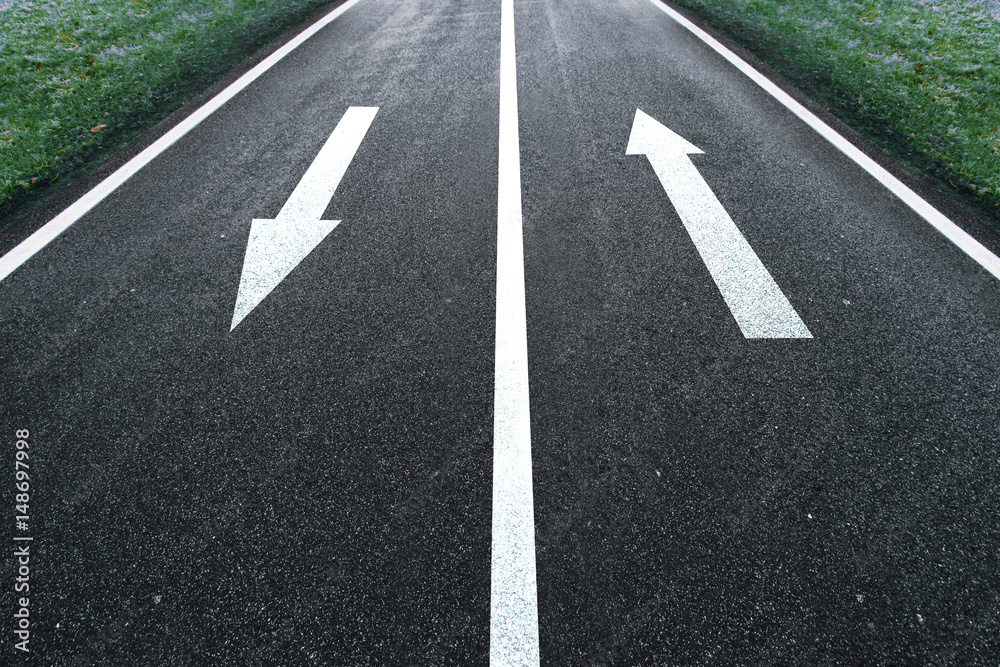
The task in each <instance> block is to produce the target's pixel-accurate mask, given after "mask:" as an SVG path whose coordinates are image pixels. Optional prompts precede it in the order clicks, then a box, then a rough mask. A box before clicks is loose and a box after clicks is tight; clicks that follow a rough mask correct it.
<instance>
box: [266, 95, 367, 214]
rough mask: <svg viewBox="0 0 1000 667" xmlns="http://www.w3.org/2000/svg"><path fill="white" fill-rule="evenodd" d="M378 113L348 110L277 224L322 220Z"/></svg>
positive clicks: (360, 109) (287, 203)
mask: <svg viewBox="0 0 1000 667" xmlns="http://www.w3.org/2000/svg"><path fill="white" fill-rule="evenodd" d="M377 112H378V107H351V108H349V109H348V110H347V113H345V114H344V117H343V118H341V119H340V122H339V123H337V127H336V128H335V129H334V130H333V134H331V135H330V138H329V139H327V140H326V143H325V144H323V148H321V149H320V151H319V154H318V155H317V156H316V159H315V160H313V163H312V164H311V165H309V169H307V170H306V173H305V175H304V176H303V177H302V180H300V181H299V184H298V185H297V186H295V190H293V191H292V195H291V196H290V197H289V198H288V201H286V202H285V205H284V206H282V207H281V212H280V213H278V217H277V219H278V220H288V219H293V220H319V219H320V218H322V217H323V212H324V211H326V207H327V206H329V205H330V200H331V199H333V193H334V192H336V191H337V186H338V185H340V180H341V179H342V178H343V177H344V172H346V171H347V167H348V165H350V164H351V160H353V159H354V154H355V153H357V151H358V147H359V146H361V141H362V140H363V139H364V138H365V134H367V132H368V128H369V127H370V126H371V124H372V121H373V120H374V119H375V114H376V113H377Z"/></svg>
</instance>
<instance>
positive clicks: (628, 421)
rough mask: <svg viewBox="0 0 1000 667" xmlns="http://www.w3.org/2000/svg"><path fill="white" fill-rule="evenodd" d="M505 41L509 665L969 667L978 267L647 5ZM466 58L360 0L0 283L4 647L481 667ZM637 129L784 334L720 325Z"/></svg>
mask: <svg viewBox="0 0 1000 667" xmlns="http://www.w3.org/2000/svg"><path fill="white" fill-rule="evenodd" d="M515 18H516V31H517V60H518V87H519V95H518V103H519V117H520V133H521V136H520V139H521V168H522V196H523V206H524V208H523V210H524V228H525V232H524V247H525V280H526V290H527V293H526V294H527V317H528V344H529V367H530V381H531V406H532V449H533V465H534V486H535V497H534V501H535V522H536V539H537V550H536V554H537V575H538V612H539V634H540V641H541V656H542V663H543V664H552V665H668V664H669V665H687V664H692V665H693V664H720V665H729V664H886V665H895V664H934V665H946V664H956V665H957V664H962V665H992V664H996V663H997V661H998V659H1000V562H998V560H1000V523H998V519H997V517H998V509H997V508H998V506H1000V463H998V461H1000V414H998V406H1000V400H998V398H1000V396H998V390H1000V355H998V354H997V352H996V351H997V349H998V348H1000V283H998V282H997V281H996V279H995V278H993V277H992V276H990V275H989V274H988V273H987V272H986V271H985V270H983V269H982V268H981V267H979V266H978V265H976V264H975V263H974V262H972V261H971V260H970V259H968V258H967V257H966V256H965V255H964V254H963V253H962V252H961V251H959V250H958V249H957V248H955V247H954V246H952V245H951V244H950V242H948V241H947V240H946V239H945V238H944V237H943V236H941V235H940V234H939V233H938V232H936V231H935V230H934V229H932V228H931V227H930V226H929V225H928V224H927V223H926V222H924V221H923V220H922V219H921V218H919V217H918V216H917V215H916V214H914V213H913V212H912V211H910V210H909V209H908V208H907V207H905V206H904V205H903V204H902V203H900V202H899V201H898V200H896V199H895V197H894V196H893V195H891V194H890V193H889V192H888V191H886V190H885V189H884V188H883V187H882V186H880V185H879V184H877V183H876V182H875V181H874V180H873V179H872V178H871V177H870V176H868V175H867V174H866V173H864V172H863V171H862V170H861V169H860V168H859V167H857V166H856V165H855V164H854V163H852V162H850V161H849V160H848V159H847V158H845V157H844V156H843V155H842V154H840V153H839V152H838V151H836V149H834V148H833V147H831V146H830V145H828V144H827V143H826V142H825V141H823V140H822V139H820V138H819V137H818V136H817V135H816V134H815V133H814V132H813V131H812V130H811V129H809V128H808V127H806V126H805V125H804V124H802V123H801V121H799V120H797V119H795V118H794V117H793V116H792V115H791V114H790V113H789V112H788V111H786V110H785V109H784V108H783V107H781V106H780V105H779V104H778V103H777V102H775V101H774V100H773V99H772V98H770V97H769V96H767V95H766V94H765V93H764V92H763V91H762V90H761V89H760V88H758V87H757V86H756V85H755V84H753V83H752V82H750V81H749V80H747V79H746V78H745V77H744V76H743V75H742V74H740V73H739V72H737V71H736V70H735V69H734V68H733V67H732V66H730V65H728V64H727V63H725V62H724V61H723V60H722V59H721V58H720V57H719V56H718V55H716V54H715V53H714V52H713V51H711V50H710V49H709V48H708V47H706V46H705V45H704V44H703V43H702V42H700V41H699V40H697V39H696V38H695V37H694V36H692V35H691V34H690V33H689V32H687V31H686V30H684V29H683V28H682V27H680V26H678V25H677V24H675V23H674V22H672V21H671V20H670V19H669V18H668V17H667V16H665V15H664V14H663V13H661V12H660V11H658V10H657V9H656V8H655V7H653V6H652V5H651V4H650V3H649V2H648V1H647V0H618V1H616V0H609V1H600V2H599V1H597V0H576V1H574V2H568V1H567V0H541V1H525V2H515ZM499 34H500V4H499V1H498V0H497V1H491V2H483V1H482V0H477V1H475V2H446V3H433V2H429V1H427V0H400V1H398V2H389V1H387V0H362V2H361V3H359V4H358V5H357V6H355V7H353V8H351V9H350V10H348V11H347V12H346V13H345V14H344V15H343V16H342V17H340V18H339V19H337V20H336V21H335V22H334V23H332V24H331V25H329V26H328V27H326V28H324V29H323V30H322V31H321V32H320V33H319V34H317V35H316V36H315V37H314V38H313V39H311V40H310V41H308V42H306V43H305V44H304V45H303V46H302V47H300V48H299V49H297V50H296V51H294V52H293V53H292V54H291V55H289V56H288V57H286V58H285V59H284V60H283V61H281V62H280V63H279V64H278V65H276V66H275V67H274V68H273V69H272V70H270V71H269V72H268V73H267V74H265V75H264V76H263V77H262V78H261V79H259V80H258V81H257V82H256V83H254V84H253V85H252V86H250V87H249V88H248V89H247V90H245V91H244V92H242V93H241V94H240V95H239V96H238V97H237V98H236V99H234V100H233V101H232V102H231V103H229V104H227V105H226V106H224V107H223V108H222V109H220V110H219V111H218V112H216V113H215V114H214V115H213V116H211V117H210V118H209V119H208V120H206V121H205V122H204V123H202V124H201V125H200V126H199V127H198V128H196V129H195V130H194V131H192V132H191V133H190V134H189V135H187V136H186V137H185V138H183V139H182V140H181V141H180V142H179V143H178V144H176V145H175V146H174V147H172V148H171V149H169V150H168V151H167V152H166V153H164V154H163V155H162V156H161V157H160V158H158V159H157V160H156V161H154V162H153V163H152V164H150V165H149V166H148V167H147V168H145V169H144V170H142V171H141V172H140V173H138V174H137V175H136V176H134V177H133V178H132V179H131V180H129V181H128V182H127V183H126V184H125V185H124V186H122V187H121V188H120V189H119V190H118V191H116V192H115V193H113V194H112V195H111V196H110V197H108V198H107V199H106V200H105V201H104V202H102V203H101V204H100V205H98V206H97V207H96V208H94V209H93V210H92V211H91V212H90V213H89V214H87V215H86V216H85V217H83V218H82V219H81V220H80V221H79V222H77V223H76V224H75V225H74V226H73V227H71V228H70V229H69V230H68V231H67V232H66V233H64V234H63V235H62V236H61V237H59V238H58V239H57V240H56V241H54V242H53V243H52V244H51V245H50V246H48V247H47V248H45V249H44V250H43V251H42V252H40V253H39V254H38V255H37V256H36V257H34V258H33V259H31V260H30V261H29V262H28V263H26V264H25V265H24V266H22V267H21V268H20V269H19V270H18V271H16V272H15V273H13V274H12V275H11V276H9V277H8V278H7V279H6V280H4V281H3V282H2V283H0V341H3V342H2V343H0V425H3V428H5V429H7V431H8V432H9V436H10V437H9V438H8V439H9V442H10V443H11V444H9V445H8V446H7V448H6V451H8V453H9V456H10V457H11V458H10V459H9V460H10V461H11V462H12V461H13V454H12V452H13V435H12V434H13V432H14V430H15V429H21V428H26V429H30V431H31V433H32V436H31V441H32V449H31V456H32V459H31V462H32V466H33V468H32V470H33V477H32V480H33V482H32V483H33V496H32V507H33V509H32V519H31V522H32V523H31V526H32V528H31V534H32V535H33V536H34V540H35V541H34V543H33V546H32V549H33V555H34V560H33V562H32V563H33V570H32V594H33V596H32V600H33V602H32V604H33V605H37V606H33V607H32V614H33V622H34V623H35V624H36V625H34V626H33V634H32V652H33V655H34V659H35V660H37V661H38V664H86V665H90V664H115V665H117V664H123V665H124V664H232V665H251V664H289V665H291V664H315V665H320V664H333V665H376V664H377V665H386V664H400V665H402V664H434V665H438V664H441V665H445V664H453V665H472V664H485V663H486V662H488V654H489V646H488V643H489V622H490V619H489V613H490V600H489V595H490V516H491V506H490V505H491V479H492V455H493V453H492V423H493V355H494V349H493V345H494V325H495V322H494V308H495V293H494V287H495V285H494V282H495V278H496V266H495V264H496V215H497V127H498V111H497V110H498V94H499V72H498V66H499ZM350 106H378V107H380V111H379V113H378V114H377V116H376V118H375V120H374V123H373V124H372V126H371V129H370V131H369V132H368V135H367V136H366V138H365V140H364V141H363V143H362V144H361V147H360V149H359V151H358V153H357V155H356V156H355V158H354V160H353V162H352V164H351V166H350V168H349V169H348V171H347V173H346V175H345V177H344V179H343V181H342V183H341V185H340V187H339V189H338V190H337V192H336V194H335V195H334V197H333V200H332V202H331V204H330V206H329V208H328V209H327V213H326V215H325V216H324V217H325V218H329V219H342V220H343V222H342V223H341V225H340V226H339V227H337V228H336V229H335V230H334V231H333V232H332V233H331V234H330V235H329V236H328V237H327V238H326V239H325V240H324V241H323V242H322V243H321V244H320V245H319V246H318V247H317V248H316V249H315V250H314V251H313V252H312V253H311V254H310V255H309V256H308V257H307V258H306V259H305V260H304V261H303V262H302V263H301V264H300V265H299V266H298V267H297V268H296V269H295V270H294V271H293V272H292V274H291V275H289V276H288V277H287V278H286V279H285V280H284V281H283V282H282V283H281V284H280V285H279V286H278V287H277V288H276V289H275V290H274V292H272V293H271V294H270V295H269V296H268V297H267V298H266V299H265V300H264V301H263V302H262V303H261V304H260V305H259V306H258V307H257V308H256V309H255V310H254V311H253V312H252V313H251V314H250V315H249V316H248V317H247V318H246V319H245V320H244V321H243V322H242V323H241V324H240V325H239V327H238V328H237V329H236V330H235V331H233V332H232V333H230V331H229V323H230V318H231V317H232V310H233V304H234V302H235V298H236V290H237V287H238V285H239V280H240V271H241V267H242V262H243V254H244V251H245V248H246V242H247V235H248V233H249V230H250V221H251V219H253V218H273V217H275V216H276V215H277V213H278V211H279V210H280V208H281V206H282V205H283V204H284V203H285V201H286V199H287V198H288V196H289V194H290V193H291V191H292V189H293V188H294V187H295V185H296V184H297V182H298V180H299V178H300V177H301V176H302V174H303V173H304V172H305V170H306V169H307V168H308V166H309V165H310V163H311V162H312V160H313V158H314V157H315V156H316V153H317V152H318V150H319V148H320V146H322V144H323V143H324V141H325V140H326V139H327V137H328V136H329V135H330V133H331V132H332V131H333V128H334V127H335V126H336V124H337V122H338V121H339V120H340V118H341V116H342V115H343V114H344V112H345V111H346V110H347V108H348V107H350ZM636 108H641V109H643V111H645V112H647V113H648V114H650V115H651V116H653V117H654V118H656V119H657V120H659V121H660V122H662V123H664V124H665V125H667V126H668V127H670V128H671V129H672V130H674V131H676V132H677V133H679V134H680V135H682V136H683V137H685V138H686V139H688V140H689V141H691V142H692V143H693V144H695V145H696V146H698V147H699V148H701V149H702V150H703V151H704V155H695V156H692V160H693V162H694V163H695V165H696V166H697V167H698V169H699V170H700V172H701V174H702V175H703V176H704V177H705V179H706V181H707V182H708V183H709V185H710V186H711V187H712V190H713V191H714V192H715V194H716V195H717V196H718V198H719V200H720V201H721V202H722V204H723V205H724V206H725V208H726V209H727V211H728V212H729V214H730V215H731V216H732V218H733V220H734V221H735V222H736V224H737V226H738V227H739V228H740V230H741V231H742V233H743V234H744V236H745V237H746V238H747V240H748V241H749V243H750V245H751V246H752V247H753V249H754V250H755V251H756V252H757V254H758V255H759V256H760V258H761V260H762V261H763V263H764V265H765V266H766V267H767V268H768V269H769V270H770V272H771V273H772V275H773V276H774V278H775V280H776V282H777V283H778V285H779V286H780V287H781V288H782V290H783V291H784V293H785V295H786V296H787V297H788V300H789V301H790V303H791V304H792V305H793V306H794V307H795V309H796V310H797V311H798V313H799V315H800V316H801V317H802V319H803V321H804V322H805V323H806V325H807V326H808V327H809V329H810V330H811V332H812V334H813V336H814V338H813V339H811V340H748V339H745V338H744V337H743V335H742V334H741V333H740V330H739V328H738V327H737V325H736V323H735V321H734V320H733V317H732V315H731V314H730V312H729V310H728V309H727V307H726V304H725V302H724V301H723V300H722V298H721V296H720V294H719V291H718V289H717V288H716V287H715V284H714V283H713V282H712V279H711V277H710V275H709V274H708V271H707V269H706V268H705V264H704V263H703V262H702V260H701V258H700V257H699V255H698V253H697V252H696V250H695V248H694V245H693V244H692V242H691V239H690V237H689V236H688V234H687V232H686V231H685V230H684V228H683V226H682V225H681V222H680V220H679V218H678V217H677V214H676V213H675V212H674V209H673V207H672V205H671V203H670V201H669V199H668V198H667V196H666V194H665V192H664V190H663V187H662V186H661V184H660V182H659V181H658V180H657V177H656V174H655V173H654V171H653V169H652V168H651V166H650V163H649V161H648V160H647V159H646V158H645V157H644V156H636V155H632V156H626V155H625V147H626V144H627V142H628V138H629V130H630V128H631V124H632V118H633V115H634V114H635V110H636ZM12 468H13V463H11V469H12ZM12 476H13V475H12ZM11 481H12V480H11ZM5 488H7V489H8V492H7V495H6V496H5V497H6V498H7V500H8V505H7V507H9V508H10V511H11V513H13V504H14V502H13V494H12V488H11V486H10V485H9V484H8V485H5ZM4 562H5V567H6V570H5V575H4V577H5V580H6V581H8V582H10V581H12V579H13V563H12V562H11V561H9V560H7V561H4ZM10 588H11V587H10V586H4V590H5V591H6V592H5V595H4V600H5V607H4V608H5V609H10V608H12V606H13V598H14V596H13V594H12V592H11V590H10ZM2 636H3V637H4V638H5V639H4V640H3V647H2V648H3V651H4V652H5V653H7V654H8V656H9V655H11V654H13V653H14V651H13V648H12V646H11V645H10V642H9V641H8V638H9V637H10V632H9V627H8V628H5V629H4V634H3V635H2ZM15 657H19V656H15ZM3 660H4V661H6V660H8V657H7V656H5V657H4V658H3Z"/></svg>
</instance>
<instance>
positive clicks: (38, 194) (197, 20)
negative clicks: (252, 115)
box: [0, 0, 331, 229]
mask: <svg viewBox="0 0 1000 667" xmlns="http://www.w3.org/2000/svg"><path fill="white" fill-rule="evenodd" d="M329 4H331V0H156V1H152V0H30V1H22V0H0V229H2V228H3V227H5V226H6V225H7V224H9V222H11V221H12V220H13V219H14V217H15V216H16V215H18V214H20V213H23V212H24V211H25V210H27V209H28V208H30V206H31V205H32V204H33V203H36V202H38V201H40V200H42V199H44V198H45V197H46V196H47V195H50V194H52V193H53V191H54V190H55V189H56V187H57V186H58V185H59V184H60V183H61V182H65V181H67V180H69V179H71V178H73V177H74V176H77V175H79V174H80V173H82V172H83V171H85V170H86V169H88V168H90V167H92V166H93V165H94V164H96V163H98V162H99V161H101V160H103V159H105V158H106V157H107V156H108V155H110V154H112V153H113V152H115V151H117V150H119V149H121V148H122V147H123V146H125V144H127V143H128V141H130V140H131V139H133V138H134V137H135V136H137V135H138V134H140V133H141V132H142V131H143V130H145V129H147V128H149V127H151V126H152V125H154V124H155V123H157V122H158V121H160V120H162V119H163V118H165V117H166V116H167V115H169V114H170V113H171V112H172V111H174V110H175V109H177V108H179V107H180V106H182V105H183V104H184V103H185V102H186V101H188V100H190V99H191V98H193V97H194V96H196V95H197V94H198V93H200V92H201V91H202V90H204V89H205V88H207V87H208V86H210V85H211V84H212V83H214V82H215V81H217V80H218V79H219V78H221V77H222V76H223V75H224V74H225V73H226V72H227V71H228V70H229V69H230V68H232V67H233V66H234V65H236V64H237V63H238V62H239V61H240V60H242V59H243V58H245V57H247V56H248V55H250V54H251V53H253V52H254V51H255V50H256V49H258V48H260V47H261V46H263V45H264V44H267V43H268V42H269V41H270V40H272V39H273V38H274V37H276V36H278V35H280V34H281V33H282V32H284V31H285V30H286V29H288V28H289V27H291V26H293V25H295V24H296V23H298V22H299V21H301V20H303V19H304V18H306V17H307V16H309V15H310V14H311V13H313V12H315V11H317V10H319V9H320V8H322V7H323V6H326V5H329Z"/></svg>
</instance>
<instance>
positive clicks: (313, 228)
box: [229, 107, 378, 331]
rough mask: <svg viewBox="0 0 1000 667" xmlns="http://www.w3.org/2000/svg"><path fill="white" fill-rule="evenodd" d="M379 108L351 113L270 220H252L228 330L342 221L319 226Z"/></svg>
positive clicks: (332, 221) (323, 222)
mask: <svg viewBox="0 0 1000 667" xmlns="http://www.w3.org/2000/svg"><path fill="white" fill-rule="evenodd" d="M376 113H378V107H351V108H349V109H348V110H347V113H345V114H344V117H343V118H341V119H340V122H339V123H337V127H335V128H334V130H333V133H332V134H331V135H330V138H329V139H327V140H326V143H325V144H323V148H321V149H320V151H319V154H318V155H317V156H316V158H315V159H314V160H313V162H312V164H311V165H309V168H308V169H307V170H306V173H305V175H304V176H302V180H300V181H299V184H298V185H297V186H295V190H293V191H292V194H291V196H290V197H289V198H288V201H286V202H285V205H284V206H282V207H281V211H280V212H279V213H278V217H277V218H275V219H274V220H267V219H259V218H254V220H253V222H252V223H251V226H250V237H249V239H248V240H247V252H246V256H245V257H244V259H243V272H242V274H241V275H240V289H239V292H238V293H237V296H236V306H235V308H234V309H233V321H232V326H230V328H229V330H230V331H232V330H233V329H235V328H236V325H237V324H239V323H240V322H241V321H242V320H243V318H244V317H246V316H247V315H248V314H249V313H250V311H251V310H253V309H254V308H256V307H257V304H259V303H260V302H261V301H263V300H264V297H266V296H267V295H268V294H270V293H271V290H273V289H274V288H275V287H277V286H278V284H279V283H280V282H281V281H282V280H284V279H285V277H286V276H287V275H288V274H289V273H291V272H292V269H294V268H295V267H296V266H298V264H299V262H301V261H302V260H303V259H305V256H306V255H308V254H309V253H310V252H312V250H313V249H314V248H315V247H316V246H317V245H318V244H319V242H320V241H322V240H323V239H324V238H326V236H327V234H329V233H330V232H332V231H333V228H334V227H336V226H337V225H339V224H340V222H341V221H340V220H320V217H321V216H322V215H323V211H325V210H326V207H327V206H328V205H329V203H330V200H331V199H333V193H334V192H336V190H337V186H338V185H340V180H341V179H342V178H343V177H344V172H346V171H347V167H348V165H350V164H351V160H353V159H354V154H355V153H357V152H358V147H359V146H361V141H362V140H363V139H364V138H365V134H367V133H368V128H369V127H370V126H371V124H372V121H373V120H375V114H376Z"/></svg>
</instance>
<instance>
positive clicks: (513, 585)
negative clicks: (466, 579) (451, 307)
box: [490, 0, 539, 667]
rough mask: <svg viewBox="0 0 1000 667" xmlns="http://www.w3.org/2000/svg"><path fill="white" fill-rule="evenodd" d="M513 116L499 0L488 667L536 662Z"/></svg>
mask: <svg viewBox="0 0 1000 667" xmlns="http://www.w3.org/2000/svg"><path fill="white" fill-rule="evenodd" d="M517 122H518V120H517V63H516V60H515V52H514V1H513V0H502V2H501V11H500V156H499V179H498V202H497V325H496V326H497V328H496V360H495V364H496V365H495V371H496V380H495V382H496V384H495V386H494V392H493V547H492V550H493V553H492V566H491V570H492V571H491V590H490V665H491V667H501V666H507V665H529V666H532V667H534V666H537V665H538V661H539V657H538V604H537V593H536V586H535V513H534V502H533V500H532V486H531V483H532V482H531V416H530V408H529V401H528V336H527V321H526V316H525V305H524V248H523V239H522V224H521V157H520V146H519V143H518V141H519V139H518V128H517Z"/></svg>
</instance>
